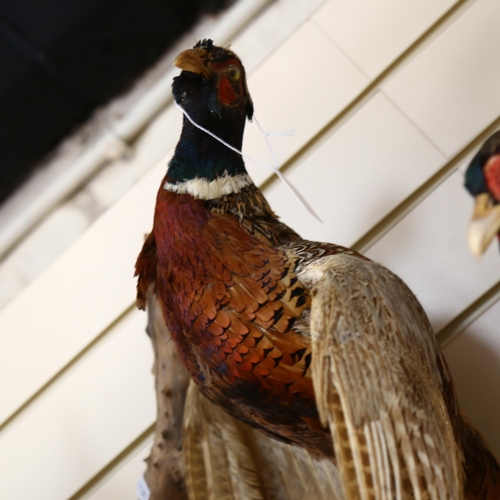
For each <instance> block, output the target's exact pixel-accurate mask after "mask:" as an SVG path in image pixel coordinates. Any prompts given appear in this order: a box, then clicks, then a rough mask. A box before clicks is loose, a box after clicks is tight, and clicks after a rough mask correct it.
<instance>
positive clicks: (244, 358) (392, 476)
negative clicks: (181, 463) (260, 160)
mask: <svg viewBox="0 0 500 500" xmlns="http://www.w3.org/2000/svg"><path fill="white" fill-rule="evenodd" d="M178 65H179V66H180V67H181V68H183V69H184V71H183V73H181V75H180V77H178V80H176V81H175V82H174V97H175V98H176V99H177V100H178V102H180V103H181V104H182V105H183V106H184V107H185V108H186V109H188V110H189V112H190V113H191V114H192V115H194V116H195V118H196V119H197V120H198V121H200V122H201V124H202V125H203V126H205V127H207V128H209V129H210V130H213V131H214V132H215V133H217V134H218V135H221V136H223V138H224V139H225V140H226V141H227V142H229V143H230V144H231V145H233V146H235V147H241V136H242V134H243V127H244V121H245V115H249V103H251V101H250V99H249V95H248V90H247V88H246V83H245V81H244V69H243V67H242V66H241V63H240V62H239V60H238V59H237V57H236V56H235V55H234V54H233V53H232V52H230V51H227V50H225V49H220V48H217V47H214V46H213V45H212V44H211V42H208V41H203V42H201V43H199V44H197V46H196V47H195V49H193V51H186V52H184V53H183V54H181V56H180V61H179V60H178ZM235 68H236V69H235ZM250 116H251V113H250ZM136 271H137V274H138V275H139V280H138V304H139V306H140V307H144V303H145V297H146V293H148V292H149V293H154V294H155V295H156V297H157V300H158V301H159V303H160V306H161V308H162V310H163V314H164V317H165V322H166V325H167V327H168V328H169V330H170V332H171V334H172V337H173V339H174V341H175V343H176V345H177V347H178V350H179V353H180V355H181V357H182V359H183V360H184V363H185V365H186V367H187V369H188V371H189V372H190V374H191V376H192V379H193V380H194V382H195V383H196V385H197V387H198V388H199V390H200V391H201V392H202V393H203V394H204V395H205V396H206V397H207V398H208V399H209V400H210V401H211V402H212V403H215V404H216V405H218V406H220V407H222V408H223V409H224V410H225V411H226V412H227V413H228V414H229V415H231V416H232V417H234V418H236V419H238V420H241V421H243V422H246V423H247V424H249V425H250V426H252V427H254V428H257V429H259V430H261V431H263V432H264V433H266V434H267V435H268V436H273V437H275V438H277V439H279V440H281V441H283V442H285V443H292V444H295V445H299V446H301V447H303V448H305V449H307V450H309V452H311V453H312V455H313V456H315V457H317V458H318V459H319V458H320V457H323V458H324V459H327V460H332V461H333V462H334V463H335V464H337V466H338V469H339V472H340V482H341V484H342V490H343V495H344V496H345V498H347V499H357V498H361V499H384V498H386V499H392V498H404V499H407V498H408V499H410V498H422V499H426V498H430V499H452V500H454V499H459V498H462V497H464V498H466V499H468V500H469V499H470V500H472V499H474V498H485V499H486V500H493V499H494V498H498V495H499V493H500V472H499V468H498V464H497V463H496V461H495V459H494V458H493V456H492V455H491V453H490V452H489V451H488V449H487V447H486V445H485V444H484V442H483V441H482V439H481V438H480V436H479V435H478V433H477V432H476V431H475V430H474V429H473V428H472V427H471V426H470V424H469V423H468V422H467V421H466V420H465V419H464V418H463V417H462V416H461V414H460V412H459V410H458V406H457V401H456V396H455V393H454V391H453V386H452V382H451V380H450V376H449V373H448V370H447V368H446V364H445V362H444V359H443V358H442V355H441V353H440V351H439V348H438V346H437V345H436V342H435V339H434V335H433V332H432V329H431V327H430V325H429V322H428V320H427V318H426V315H425V313H424V311H423V310H422V308H421V306H420V304H419V303H418V301H417V300H416V298H415V297H414V295H413V294H412V293H411V292H410V290H409V289H408V288H407V287H406V286H405V285H404V283H403V282H402V281H401V280H400V279H399V278H397V277H396V276H395V275H393V274H392V273H391V272H390V271H388V270H387V269H385V268H384V267H383V266H380V265H378V264H376V263H374V262H372V261H370V260H368V259H366V258H365V257H363V256H361V255H359V254H357V253H356V252H354V251H352V250H349V249H346V248H344V247H340V246H336V245H332V244H328V243H317V242H310V241H305V240H302V239H301V238H300V237H299V236H298V235H297V234H296V233H295V232H294V231H293V230H292V229H290V228H288V227H287V226H286V225H284V224H283V223H281V222H280V221H279V219H278V218H277V217H276V215H275V214H274V213H273V211H272V210H271V209H270V207H269V205H268V204H267V202H266V201H265V199H264V197H263V196H262V194H261V193H260V191H259V190H258V189H257V188H256V187H255V186H254V185H253V184H252V183H251V181H250V180H249V178H248V176H247V175H246V172H245V170H244V166H243V163H242V160H241V158H240V157H239V156H238V155H236V153H234V152H231V151H229V150H227V148H225V147H222V146H221V145H220V144H219V143H217V142H216V141H215V140H214V139H213V138H211V137H209V136H207V135H206V134H205V133H204V132H202V131H200V130H198V129H196V128H195V127H194V126H193V125H192V124H190V123H189V122H188V121H187V120H186V119H185V121H184V127H183V132H182V135H181V140H180V142H179V145H178V146H177V150H176V154H175V156H174V158H173V159H172V161H171V163H170V165H169V169H168V171H167V175H166V177H165V179H164V181H163V182H162V185H161V186H160V189H159V191H158V197H157V202H156V210H155V217H154V225H153V231H152V233H151V235H150V236H149V237H148V239H147V241H146V243H145V245H144V248H143V250H142V252H141V254H140V256H139V258H138V261H137V267H136ZM191 408H193V407H191ZM192 411H194V410H192ZM199 411H200V412H201V411H202V408H201V406H200V410H199ZM211 412H212V410H206V413H207V418H208V415H209V414H210V415H211V414H212V413H211ZM187 414H188V417H189V415H190V413H189V412H187ZM198 417H199V416H198ZM190 418H191V420H192V421H193V422H194V421H196V419H195V418H194V417H193V416H192V415H191V417H190ZM210 418H213V417H210ZM188 419H189V418H188ZM197 425H198V424H197ZM195 427H196V429H198V430H197V431H196V432H199V425H198V427H197V426H195ZM202 428H204V429H205V431H206V432H207V433H208V430H207V429H208V428H209V427H206V428H205V427H202ZM189 429H190V427H189V425H187V436H190V435H191V434H190V430H189ZM193 432H195V431H193ZM214 432H215V431H214ZM196 439H202V438H200V437H198V438H196ZM204 439H207V440H208V439H209V438H208V434H206V435H205V438H204ZM238 439H239V438H236V437H234V436H233V438H232V440H233V441H234V440H238ZM233 441H231V443H233ZM207 443H208V441H207ZM233 444H234V443H233ZM233 444H231V446H233ZM207 446H208V444H207ZM221 446H222V445H221ZM190 449H191V451H192V453H194V455H190V456H192V457H198V458H196V459H194V461H193V463H198V464H199V461H200V460H205V459H206V460H208V458H207V457H205V459H202V458H200V457H199V455H197V453H198V452H196V451H194V450H195V449H196V447H194V448H190ZM464 457H465V458H464ZM478 464H480V466H479V465H478ZM206 466H207V464H205V465H204V467H206ZM200 467H201V466H200ZM195 468H196V467H195ZM193 470H194V469H193ZM204 470H205V469H204ZM207 470H208V469H207ZM200 487H201V486H200ZM480 491H484V492H485V493H484V495H483V497H481V496H480V495H481V494H480V493H479V492H480ZM464 492H465V493H464ZM339 494H340V493H339ZM194 497H195V496H193V498H194Z"/></svg>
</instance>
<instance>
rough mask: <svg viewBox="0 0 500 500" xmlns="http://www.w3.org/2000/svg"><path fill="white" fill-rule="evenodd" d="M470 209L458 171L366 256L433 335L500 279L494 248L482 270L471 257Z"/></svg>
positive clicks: (467, 196) (470, 203) (470, 205)
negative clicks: (412, 301)
mask: <svg viewBox="0 0 500 500" xmlns="http://www.w3.org/2000/svg"><path fill="white" fill-rule="evenodd" d="M472 209H473V200H472V198H471V197H470V196H469V195H468V194H467V192H466V191H465V189H464V188H463V174H462V172H460V171H457V172H455V173H454V174H453V175H451V176H450V177H449V178H448V179H447V180H446V181H445V182H443V183H442V184H441V185H440V186H439V187H438V188H437V189H436V190H434V191H433V192H432V193H431V194H430V195H429V196H428V197H427V198H426V199H425V200H424V201H423V202H422V203H420V205H418V206H417V207H416V208H415V209H414V210H413V211H412V212H410V213H409V214H408V215H407V216H406V217H404V218H403V219H402V220H401V221H400V222H399V223H398V224H397V225H396V226H395V227H394V228H393V229H392V230H391V231H389V232H388V233H387V234H386V235H384V236H383V237H382V238H381V239H380V240H379V241H378V242H377V243H375V245H373V246H372V247H371V248H370V249H369V250H368V251H367V252H366V255H367V256H368V257H370V258H372V259H373V260H376V261H379V262H382V263H383V264H384V265H385V266H387V267H389V268H390V269H391V270H392V271H394V272H395V273H396V274H398V275H399V276H400V277H401V278H402V279H403V280H404V281H405V282H406V283H407V284H408V286H409V287H410V288H411V289H412V290H413V292H414V293H415V294H416V295H417V297H418V298H419V300H420V301H421V302H422V304H423V306H424V309H425V310H426V312H427V314H428V315H429V318H430V320H431V322H432V324H433V326H434V328H435V329H436V330H438V329H440V328H442V327H443V326H444V325H445V324H446V323H448V322H449V321H450V320H451V319H453V317H454V316H456V315H457V314H459V313H460V312H461V311H462V310H463V309H465V308H466V307H467V306H468V305H469V304H470V303H471V302H473V301H474V300H475V299H476V298H477V297H479V296H480V295H481V294H482V293H484V292H485V291H486V290H487V289H489V288H490V287H491V286H492V285H493V284H495V283H496V282H497V281H498V280H499V279H500V269H499V256H498V248H497V246H496V245H493V246H492V248H490V250H489V251H488V253H487V255H486V256H485V258H484V259H483V262H482V263H481V264H479V263H478V262H477V261H476V260H475V259H474V257H473V256H472V254H471V253H470V251H469V248H468V245H467V225H468V222H469V220H470V217H471V215H472Z"/></svg>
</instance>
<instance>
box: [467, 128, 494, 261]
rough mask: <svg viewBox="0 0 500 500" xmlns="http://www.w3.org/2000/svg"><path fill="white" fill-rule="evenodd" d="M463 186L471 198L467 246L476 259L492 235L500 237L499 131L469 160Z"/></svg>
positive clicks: (489, 241) (483, 250)
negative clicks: (472, 198) (473, 201)
mask: <svg viewBox="0 0 500 500" xmlns="http://www.w3.org/2000/svg"><path fill="white" fill-rule="evenodd" d="M465 188H466V189H467V191H469V193H470V194H471V195H472V196H473V197H474V198H475V205H474V214H473V216H472V221H471V223H470V226H469V247H470V249H471V252H472V253H473V254H474V256H476V257H477V258H479V257H481V255H482V254H483V253H484V252H485V251H486V249H487V248H488V246H489V245H490V243H491V242H492V240H493V238H494V237H495V235H497V237H498V238H499V240H500V131H498V132H495V133H494V134H493V135H492V136H490V137H489V138H488V139H487V140H486V141H485V142H484V144H483V145H482V147H481V149H480V150H479V151H478V152H477V154H476V155H475V156H474V158H473V159H472V161H471V162H470V164H469V167H468V168H467V171H466V173H465Z"/></svg>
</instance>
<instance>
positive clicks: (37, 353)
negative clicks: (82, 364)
mask: <svg viewBox="0 0 500 500" xmlns="http://www.w3.org/2000/svg"><path fill="white" fill-rule="evenodd" d="M164 171H165V166H164V163H163V162H162V163H161V164H160V165H159V166H158V167H156V168H155V169H154V170H153V171H152V172H151V173H150V174H148V175H147V176H146V177H145V178H144V180H142V181H141V182H139V183H138V184H137V186H135V187H134V188H133V189H132V190H131V191H130V192H129V193H128V194H127V195H126V196H125V197H124V198H123V200H122V201H121V202H120V203H119V204H117V205H115V206H114V207H113V208H111V209H110V210H109V211H108V212H107V213H106V214H105V215H104V216H103V217H101V218H100V219H99V220H98V221H97V222H96V223H95V224H93V225H92V227H91V228H90V229H89V230H88V231H87V232H86V233H85V234H84V235H83V236H82V237H81V238H80V239H79V240H78V242H77V243H76V244H75V245H73V246H72V247H70V249H69V250H68V251H67V252H66V253H65V254H64V255H63V256H62V257H61V258H60V259H58V260H57V261H56V262H55V263H54V264H53V265H52V266H51V267H50V268H49V269H48V270H47V271H45V272H44V273H43V274H42V275H41V276H40V278H38V279H37V280H36V281H35V282H34V283H33V284H32V285H30V286H29V287H28V288H27V289H26V290H25V291H24V292H23V293H22V294H21V295H20V296H19V297H18V298H16V299H15V300H14V301H13V302H12V303H11V304H9V305H8V306H7V307H6V308H5V310H3V311H2V313H1V314H0V394H1V395H2V405H1V406H0V422H2V421H4V419H5V418H7V417H8V416H9V415H10V414H12V412H14V411H15V410H16V409H17V408H18V407H19V406H20V405H22V404H23V403H24V402H25V401H26V399H28V398H29V397H30V396H31V395H32V394H33V393H34V392H36V391H37V390H38V389H39V388H40V387H41V386H42V385H43V384H45V383H46V382H47V381H48V380H49V379H50V378H51V377H53V376H54V375H55V374H56V373H57V372H58V371H59V370H60V369H61V368H62V367H64V366H65V365H66V363H68V361H69V360H71V359H72V358H73V357H74V356H76V355H77V354H78V353H79V352H80V351H81V350H82V349H83V348H84V347H85V346H87V345H88V344H89V343H90V342H91V341H92V340H94V339H95V338H96V337H97V336H98V335H99V334H100V333H101V332H102V331H103V330H105V329H106V328H107V327H108V325H110V324H111V323H112V322H114V321H115V320H116V318H117V317H119V316H120V315H121V314H122V313H123V312H124V311H125V310H126V309H127V308H128V307H130V305H131V304H133V302H134V300H135V280H134V278H133V266H134V262H135V259H136V257H137V254H138V253H139V250H140V248H141V246H142V243H143V241H144V235H145V233H146V232H148V231H149V229H150V227H151V220H152V213H153V206H154V200H155V196H156V191H157V187H158V186H159V184H160V180H161V178H162V175H163V172H164ZM20 360H22V362H21V361H20Z"/></svg>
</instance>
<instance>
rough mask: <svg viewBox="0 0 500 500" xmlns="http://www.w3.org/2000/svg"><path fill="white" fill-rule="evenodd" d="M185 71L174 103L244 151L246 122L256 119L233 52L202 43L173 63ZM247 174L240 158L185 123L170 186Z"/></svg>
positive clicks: (175, 86)
mask: <svg viewBox="0 0 500 500" xmlns="http://www.w3.org/2000/svg"><path fill="white" fill-rule="evenodd" d="M174 64H175V66H177V67H178V68H180V69H182V72H181V74H180V75H179V76H178V77H176V78H175V79H174V82H173V84H172V91H173V96H174V99H175V101H176V102H177V104H178V105H179V106H181V107H182V108H183V109H184V111H185V112H186V113H187V114H188V115H189V116H190V117H191V119H192V120H193V121H194V122H196V123H197V124H198V125H200V126H201V127H204V128H205V129H207V130H209V131H210V132H211V133H212V134H214V135H216V136H217V137H219V138H221V139H222V140H224V141H225V142H227V143H228V144H230V145H231V146H233V147H234V148H236V149H238V150H241V145H242V142H243V131H244V128H245V121H246V119H247V118H248V119H251V118H252V115H253V104H252V99H251V98H250V94H249V92H248V88H247V83H246V75H245V69H244V67H243V65H242V64H241V61H240V60H239V58H238V57H237V56H236V55H235V54H234V53H233V52H231V51H230V50H229V49H225V48H222V47H217V46H215V45H214V44H213V42H212V41H211V40H202V41H200V42H198V43H197V44H196V45H195V46H194V47H193V48H192V49H189V50H185V51H184V52H181V53H180V54H179V56H178V57H177V58H176V60H175V62H174ZM238 174H246V170H245V167H244V164H243V160H242V158H241V156H240V155H239V154H238V153H236V152H234V151H232V150H230V149H229V148H227V147H226V146H224V145H223V144H221V143H220V142H218V141H217V140H216V139H214V138H213V137H211V136H210V135H208V134H207V133H206V132H204V131H202V130H200V129H198V128H197V127H196V126H195V125H193V124H192V123H191V122H190V121H189V120H188V119H187V118H186V117H184V123H183V129H182V134H181V138H180V141H179V143H178V145H177V148H176V152H175V156H174V158H173V159H172V161H171V162H170V165H169V170H168V177H169V181H170V182H186V181H190V180H193V179H204V180H206V181H208V182H210V181H213V180H216V179H218V178H220V177H226V176H235V175H238Z"/></svg>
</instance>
